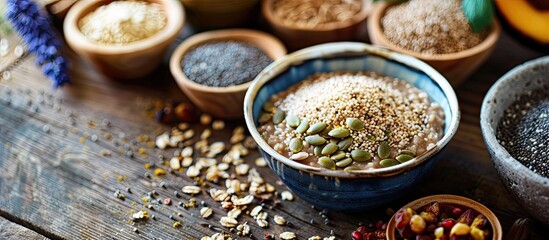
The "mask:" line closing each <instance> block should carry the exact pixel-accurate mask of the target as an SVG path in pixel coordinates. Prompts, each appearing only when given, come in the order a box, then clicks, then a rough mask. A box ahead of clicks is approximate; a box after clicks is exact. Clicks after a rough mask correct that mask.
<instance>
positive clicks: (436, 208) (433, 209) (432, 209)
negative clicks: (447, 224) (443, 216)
mask: <svg viewBox="0 0 549 240" xmlns="http://www.w3.org/2000/svg"><path fill="white" fill-rule="evenodd" d="M423 210H424V211H425V212H429V213H432V214H434V215H435V217H438V215H439V214H440V204H439V203H438V202H432V203H431V204H429V205H427V206H425V208H424V209H423Z"/></svg>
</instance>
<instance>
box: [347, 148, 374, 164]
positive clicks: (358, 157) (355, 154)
mask: <svg viewBox="0 0 549 240" xmlns="http://www.w3.org/2000/svg"><path fill="white" fill-rule="evenodd" d="M351 158H353V160H355V161H357V162H365V161H368V160H370V159H371V158H372V155H370V153H369V152H367V151H364V150H360V149H355V150H353V151H351Z"/></svg>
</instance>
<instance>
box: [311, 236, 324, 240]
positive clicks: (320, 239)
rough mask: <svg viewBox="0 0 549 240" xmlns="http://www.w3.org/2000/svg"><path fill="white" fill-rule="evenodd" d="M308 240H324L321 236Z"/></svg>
mask: <svg viewBox="0 0 549 240" xmlns="http://www.w3.org/2000/svg"><path fill="white" fill-rule="evenodd" d="M308 240H322V238H321V237H320V236H312V237H310V238H309V239H308Z"/></svg>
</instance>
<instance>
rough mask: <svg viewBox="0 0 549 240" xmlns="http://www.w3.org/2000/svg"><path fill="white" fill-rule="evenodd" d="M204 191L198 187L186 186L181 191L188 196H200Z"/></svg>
mask: <svg viewBox="0 0 549 240" xmlns="http://www.w3.org/2000/svg"><path fill="white" fill-rule="evenodd" d="M201 190H202V189H201V188H200V187H197V186H184V187H183V188H182V189H181V191H182V192H183V193H186V194H198V193H200V191H201Z"/></svg>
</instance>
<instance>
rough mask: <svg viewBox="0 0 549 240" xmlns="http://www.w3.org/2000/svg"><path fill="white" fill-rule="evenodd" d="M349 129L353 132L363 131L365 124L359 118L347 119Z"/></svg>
mask: <svg viewBox="0 0 549 240" xmlns="http://www.w3.org/2000/svg"><path fill="white" fill-rule="evenodd" d="M346 123H347V127H348V128H350V129H351V130H355V131H358V130H362V129H363V128H364V122H362V121H361V120H360V119H358V118H347V119H346Z"/></svg>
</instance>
